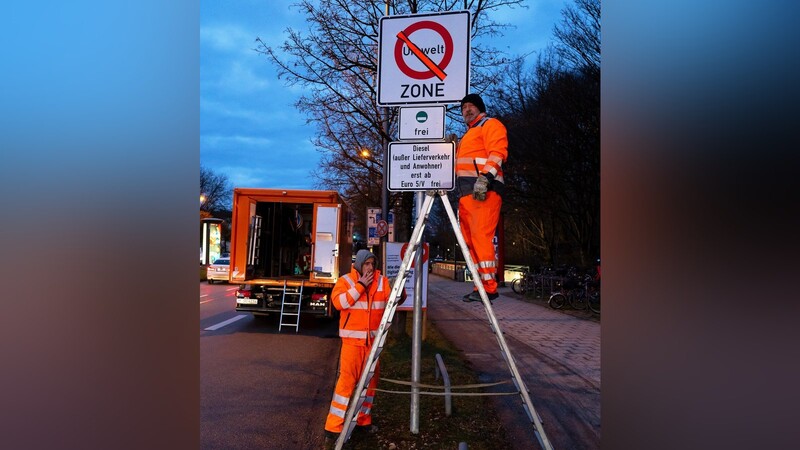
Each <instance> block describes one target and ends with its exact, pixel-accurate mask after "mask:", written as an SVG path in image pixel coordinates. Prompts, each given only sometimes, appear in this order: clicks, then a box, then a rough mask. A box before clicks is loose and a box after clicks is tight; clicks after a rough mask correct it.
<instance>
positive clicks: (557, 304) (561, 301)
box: [547, 292, 567, 309]
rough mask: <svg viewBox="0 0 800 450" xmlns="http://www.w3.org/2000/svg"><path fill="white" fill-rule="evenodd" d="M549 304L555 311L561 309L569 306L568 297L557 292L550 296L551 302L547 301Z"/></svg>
mask: <svg viewBox="0 0 800 450" xmlns="http://www.w3.org/2000/svg"><path fill="white" fill-rule="evenodd" d="M547 304H548V305H550V307H551V308H553V309H561V308H563V307H564V305H566V304H567V297H566V296H565V295H564V294H562V293H560V292H556V293H555V294H553V295H551V296H550V300H548V301H547Z"/></svg>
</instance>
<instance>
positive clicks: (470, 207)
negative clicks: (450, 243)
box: [456, 94, 508, 302]
mask: <svg viewBox="0 0 800 450" xmlns="http://www.w3.org/2000/svg"><path fill="white" fill-rule="evenodd" d="M461 116H462V117H463V118H464V123H466V124H467V127H468V128H467V132H466V133H465V134H464V136H463V137H462V138H461V141H460V142H459V143H458V151H457V154H456V177H458V178H457V182H456V187H457V189H458V193H459V196H460V199H459V201H458V221H459V224H460V225H461V233H462V234H463V235H464V241H465V242H466V244H467V247H469V254H470V256H471V257H472V260H473V261H474V262H475V264H476V265H477V266H478V274H479V275H480V278H481V282H482V283H483V288H484V289H485V290H486V293H487V294H488V297H489V300H494V299H495V298H497V297H498V294H497V279H496V276H497V260H496V259H495V252H494V244H493V243H492V240H493V238H494V234H495V230H496V229H497V222H498V220H499V219H500V207H501V206H502V204H503V200H502V197H501V196H502V194H503V190H504V188H505V184H504V180H503V163H504V162H505V161H506V159H507V158H508V134H507V133H506V127H505V126H504V125H503V124H502V123H501V122H500V121H499V120H497V119H495V118H491V117H488V116H487V115H486V105H485V104H484V103H483V99H481V97H480V96H479V95H478V94H468V95H467V96H466V97H464V99H463V100H461ZM464 301H465V302H474V301H481V297H480V294H478V291H477V290H475V291H473V292H472V293H470V294H467V295H465V296H464Z"/></svg>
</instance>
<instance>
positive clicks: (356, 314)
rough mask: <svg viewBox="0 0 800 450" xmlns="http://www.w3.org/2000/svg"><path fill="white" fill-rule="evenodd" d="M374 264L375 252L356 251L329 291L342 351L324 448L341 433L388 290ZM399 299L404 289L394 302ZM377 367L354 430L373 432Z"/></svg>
mask: <svg viewBox="0 0 800 450" xmlns="http://www.w3.org/2000/svg"><path fill="white" fill-rule="evenodd" d="M375 266H376V259H375V255H374V254H372V253H371V252H369V251H368V250H359V251H358V253H357V254H356V260H355V262H354V263H353V268H352V269H351V270H350V273H348V274H345V275H343V276H342V277H340V278H339V280H338V281H337V282H336V285H335V286H334V287H333V291H332V293H331V300H332V301H333V306H334V307H335V308H336V309H338V310H339V311H340V317H339V337H341V338H342V350H341V354H340V359H339V379H338V380H336V387H335V388H334V391H333V400H332V401H331V407H330V410H329V411H328V418H327V420H326V421H325V447H326V448H333V446H334V445H335V443H336V439H337V438H338V435H339V433H341V432H342V429H343V426H344V416H345V414H346V413H347V406H348V404H349V403H350V397H351V396H352V395H353V391H355V389H356V386H357V385H358V381H359V379H360V378H361V373H362V371H363V370H364V364H365V363H366V361H367V358H368V357H369V352H370V349H371V347H372V342H373V340H374V339H375V336H376V335H377V330H378V327H379V326H380V323H381V318H382V317H383V312H384V310H385V309H386V303H387V301H388V300H389V294H390V293H391V286H390V285H389V280H388V279H387V278H386V277H385V276H383V275H381V273H380V271H379V270H377V269H376V268H375ZM403 300H405V292H404V293H403V295H402V296H401V300H400V301H399V302H398V304H399V303H402V302H403ZM378 369H379V367H378V365H377V364H376V366H375V373H374V375H373V376H372V379H371V380H370V382H369V385H368V386H367V392H366V400H365V401H364V404H363V405H362V406H361V410H360V411H358V415H357V416H356V428H355V430H354V431H357V432H369V433H374V432H375V431H376V430H377V427H375V426H374V425H372V415H371V414H370V411H371V409H372V402H373V400H374V398H375V390H374V389H375V388H376V387H377V385H378V374H379V370H378Z"/></svg>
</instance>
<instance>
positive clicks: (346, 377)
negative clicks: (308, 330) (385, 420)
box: [325, 344, 380, 433]
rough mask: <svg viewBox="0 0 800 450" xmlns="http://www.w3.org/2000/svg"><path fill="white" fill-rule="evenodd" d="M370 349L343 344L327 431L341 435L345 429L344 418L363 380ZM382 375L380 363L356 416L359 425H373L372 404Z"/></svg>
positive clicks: (326, 426)
mask: <svg viewBox="0 0 800 450" xmlns="http://www.w3.org/2000/svg"><path fill="white" fill-rule="evenodd" d="M369 351H370V347H367V346H362V345H350V344H342V352H341V357H340V359H339V379H338V380H337V381H336V387H335V388H334V390H333V399H332V400H331V409H330V410H329V411H328V419H327V420H326V421H325V429H326V430H327V431H332V432H334V433H341V432H342V429H343V428H344V416H345V414H347V406H348V405H349V404H350V397H351V396H352V395H353V391H355V390H356V386H357V385H358V380H359V379H360V378H361V371H362V370H363V369H364V363H366V361H367V358H368V357H369ZM379 374H380V362H379V363H378V364H376V365H375V374H374V375H373V376H372V380H370V382H369V385H367V395H366V399H365V400H364V404H363V405H361V410H360V411H358V415H357V416H356V423H357V424H358V425H370V424H371V423H372V413H371V412H372V404H373V402H374V401H375V388H376V387H377V386H378V377H379Z"/></svg>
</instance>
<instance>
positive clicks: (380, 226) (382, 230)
mask: <svg viewBox="0 0 800 450" xmlns="http://www.w3.org/2000/svg"><path fill="white" fill-rule="evenodd" d="M376 228H377V230H376V231H377V232H378V236H380V237H384V236H386V234H387V233H389V224H387V223H386V221H385V220H379V221H378V223H377V224H376Z"/></svg>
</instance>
